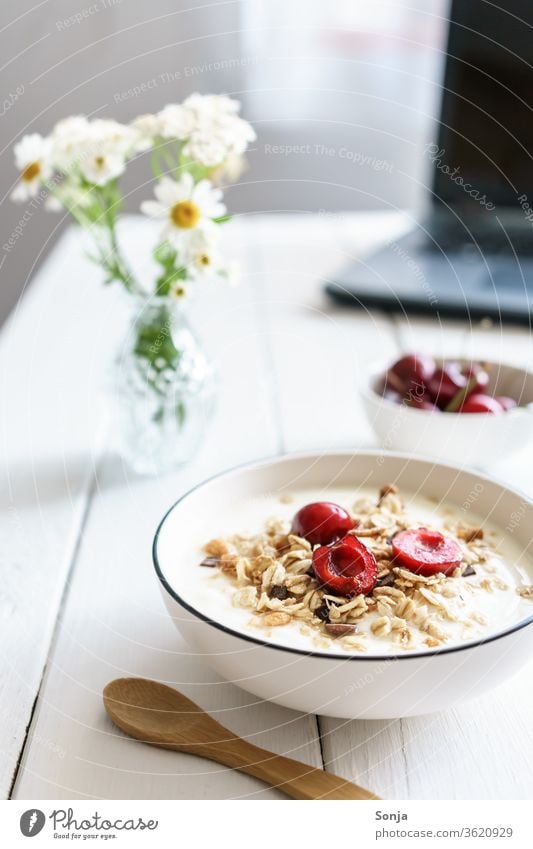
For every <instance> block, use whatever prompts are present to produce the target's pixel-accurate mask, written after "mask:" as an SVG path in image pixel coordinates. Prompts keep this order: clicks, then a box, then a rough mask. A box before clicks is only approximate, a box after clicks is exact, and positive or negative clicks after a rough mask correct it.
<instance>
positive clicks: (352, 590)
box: [313, 535, 378, 596]
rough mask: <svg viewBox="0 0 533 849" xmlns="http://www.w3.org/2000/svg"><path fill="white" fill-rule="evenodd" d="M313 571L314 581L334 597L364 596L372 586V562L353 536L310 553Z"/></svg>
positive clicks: (373, 583)
mask: <svg viewBox="0 0 533 849" xmlns="http://www.w3.org/2000/svg"><path fill="white" fill-rule="evenodd" d="M313 569H314V571H315V575H316V576H317V578H318V580H319V581H321V583H322V584H323V585H324V586H325V587H327V588H328V589H329V590H330V591H331V592H333V593H335V594H337V595H344V596H352V595H359V594H360V593H362V594H364V595H367V594H368V593H369V592H372V590H373V589H374V587H375V585H376V579H377V574H378V567H377V563H376V558H375V557H374V555H373V554H372V552H371V551H369V550H368V548H366V546H364V545H363V543H362V542H361V541H360V540H358V539H357V538H356V537H354V536H351V535H350V536H346V537H344V538H343V539H341V540H339V542H336V543H335V544H334V545H322V546H320V548H316V549H315V550H314V552H313Z"/></svg>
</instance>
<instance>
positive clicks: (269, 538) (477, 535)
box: [202, 484, 533, 653]
mask: <svg viewBox="0 0 533 849" xmlns="http://www.w3.org/2000/svg"><path fill="white" fill-rule="evenodd" d="M292 500H294V499H291V498H288V497H283V499H280V501H281V503H283V504H286V505H287V504H290V503H291V502H292ZM291 509H293V508H291ZM349 512H350V515H351V516H352V517H353V519H354V521H355V527H354V529H353V530H352V531H350V532H349V534H352V535H354V536H355V537H357V538H358V539H360V540H361V542H362V543H364V545H365V546H366V547H367V548H368V549H369V550H370V551H371V552H372V554H373V555H374V557H375V559H376V562H377V581H376V583H375V586H374V587H373V589H372V591H371V592H369V593H368V594H366V595H365V594H363V593H359V594H357V595H353V596H340V595H336V594H335V593H333V592H331V591H330V590H329V589H328V588H327V587H326V586H324V585H323V584H321V582H320V581H319V580H318V578H317V576H316V574H315V572H314V570H313V551H314V550H315V549H316V548H317V547H318V546H317V545H311V544H310V543H309V542H308V541H307V540H306V539H304V538H303V537H302V536H298V535H297V534H294V533H291V531H290V522H288V521H287V520H286V519H281V518H279V519H278V518H274V519H269V520H268V521H267V522H265V524H264V527H263V529H262V530H261V531H260V532H259V533H256V534H253V535H243V534H234V535H232V536H228V537H224V538H223V539H221V538H217V539H212V540H209V541H208V542H206V544H205V545H204V547H203V554H204V560H203V561H202V565H209V566H212V567H213V569H212V571H214V572H216V573H218V574H219V575H222V576H223V579H224V580H225V581H229V582H230V585H231V588H232V604H233V606H234V607H236V608H242V609H244V610H246V611H249V612H250V619H249V621H248V625H249V626H250V627H252V628H256V629H260V630H261V629H263V630H265V631H268V633H269V634H270V635H271V634H272V633H273V632H274V631H277V630H281V629H283V628H286V627H287V626H292V627H298V629H299V632H300V634H302V635H305V637H306V638H307V639H308V640H310V647H314V648H324V649H329V650H332V651H333V650H338V649H339V648H342V649H343V650H345V651H346V652H349V653H354V652H355V653H357V652H364V651H366V650H368V648H367V647H368V645H369V642H371V641H373V642H375V640H379V641H380V643H381V644H382V645H383V651H384V652H386V651H388V650H389V651H392V652H394V653H397V652H398V651H402V652H403V651H405V652H409V651H412V650H414V649H418V650H420V649H425V650H431V649H434V648H439V647H442V646H445V645H447V644H449V643H450V642H455V641H457V640H469V639H474V638H475V636H476V634H477V633H479V632H480V631H481V630H482V629H483V628H484V627H486V626H487V619H486V617H485V616H484V614H483V612H482V611H481V610H476V609H475V608H476V604H475V600H476V598H481V597H483V596H486V595H487V594H491V595H492V594H498V593H506V592H509V591H511V588H510V587H509V583H508V580H504V576H505V572H503V573H499V571H498V562H499V560H500V559H501V558H500V557H499V554H498V552H497V551H496V549H495V547H494V543H493V542H492V537H491V535H490V534H487V533H484V531H483V528H481V527H479V526H477V525H476V526H470V525H468V524H466V523H465V522H464V521H462V519H453V518H452V517H450V515H449V513H446V518H445V520H443V522H442V523H441V526H440V528H439V530H443V529H445V532H446V534H447V535H448V536H449V537H450V538H452V539H453V540H454V541H455V542H456V543H457V545H459V546H460V548H461V552H462V555H463V558H462V561H461V563H460V565H459V566H458V567H457V568H455V570H454V571H453V573H452V574H448V575H446V574H444V573H442V572H439V573H436V574H432V575H422V574H418V573H415V572H413V571H410V570H409V569H406V568H404V567H402V566H399V565H398V564H397V562H396V561H395V559H394V553H393V547H392V539H393V537H394V536H395V535H396V534H398V533H400V532H401V531H404V530H408V529H410V528H413V527H419V526H420V522H419V521H418V520H417V519H416V518H413V514H412V510H411V508H409V509H408V508H406V506H405V505H404V501H403V499H402V495H401V493H400V492H399V491H398V488H397V487H396V486H395V485H394V484H389V485H387V486H385V487H382V489H381V490H380V492H379V493H374V494H371V495H369V494H365V495H362V496H360V497H359V498H357V500H356V501H355V503H353V504H352V507H351V510H350V511H349ZM435 530H436V529H435ZM206 571H207V570H206ZM512 592H514V594H515V597H517V596H520V598H522V599H528V600H533V588H532V587H529V586H521V587H516V588H515V589H513V590H512ZM387 646H388V649H387Z"/></svg>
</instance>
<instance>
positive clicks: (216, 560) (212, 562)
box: [200, 557, 220, 569]
mask: <svg viewBox="0 0 533 849" xmlns="http://www.w3.org/2000/svg"><path fill="white" fill-rule="evenodd" d="M219 564H220V557H204V559H203V560H202V562H201V563H200V566H209V567H210V568H211V569H212V568H213V567H214V566H218V565H219Z"/></svg>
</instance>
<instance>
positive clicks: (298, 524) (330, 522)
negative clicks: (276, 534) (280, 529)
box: [291, 501, 355, 545]
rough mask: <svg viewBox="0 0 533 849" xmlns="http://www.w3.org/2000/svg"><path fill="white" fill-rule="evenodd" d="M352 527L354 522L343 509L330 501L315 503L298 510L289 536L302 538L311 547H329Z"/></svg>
mask: <svg viewBox="0 0 533 849" xmlns="http://www.w3.org/2000/svg"><path fill="white" fill-rule="evenodd" d="M354 526H355V521H354V520H353V519H352V517H351V516H350V514H349V513H348V512H347V511H346V510H345V509H344V508H343V507H340V506H339V505H338V504H333V502H331V501H316V502H314V503H312V504H306V505H305V507H302V508H301V510H298V512H297V513H296V515H295V516H294V519H293V520H292V527H291V534H296V536H299V537H303V538H304V539H306V540H307V542H310V543H311V545H329V543H330V542H334V540H336V539H339V538H340V537H343V536H344V535H345V534H347V533H348V531H351V530H352V528H353V527H354Z"/></svg>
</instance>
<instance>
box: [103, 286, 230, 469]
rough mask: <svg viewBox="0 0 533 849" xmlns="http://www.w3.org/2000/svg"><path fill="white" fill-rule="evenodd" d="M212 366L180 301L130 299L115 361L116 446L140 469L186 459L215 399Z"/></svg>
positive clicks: (197, 441)
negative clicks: (131, 304) (131, 306)
mask: <svg viewBox="0 0 533 849" xmlns="http://www.w3.org/2000/svg"><path fill="white" fill-rule="evenodd" d="M214 388H215V380H214V370H213V367H212V365H211V363H210V362H209V360H208V359H207V357H206V355H205V353H204V352H203V350H202V347H201V345H200V342H199V340H198V339H197V337H196V335H195V334H194V332H193V330H192V328H191V326H190V324H189V321H188V317H187V312H186V307H185V306H184V304H183V302H182V301H178V300H176V299H173V298H170V297H168V298H167V297H152V298H150V299H146V300H143V299H135V301H134V315H133V320H132V321H131V323H130V326H129V329H128V332H127V334H126V338H125V340H124V344H123V345H122V346H121V348H120V351H119V353H118V356H117V358H116V360H115V366H114V379H113V395H114V406H115V410H116V416H115V419H116V436H117V441H118V450H119V453H120V454H121V456H122V457H123V458H124V459H125V460H126V461H127V462H128V463H129V465H130V466H131V467H132V468H133V469H134V470H135V471H136V472H138V473H140V474H147V475H157V474H162V473H164V472H166V471H170V470H171V469H174V468H176V467H178V466H180V465H182V464H184V463H186V462H187V461H189V460H190V459H191V458H192V457H193V456H194V454H195V452H196V451H197V449H198V447H199V446H200V444H201V442H202V440H203V438H204V435H205V431H206V428H207V425H208V422H209V419H210V417H211V413H212V409H213V404H214Z"/></svg>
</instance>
